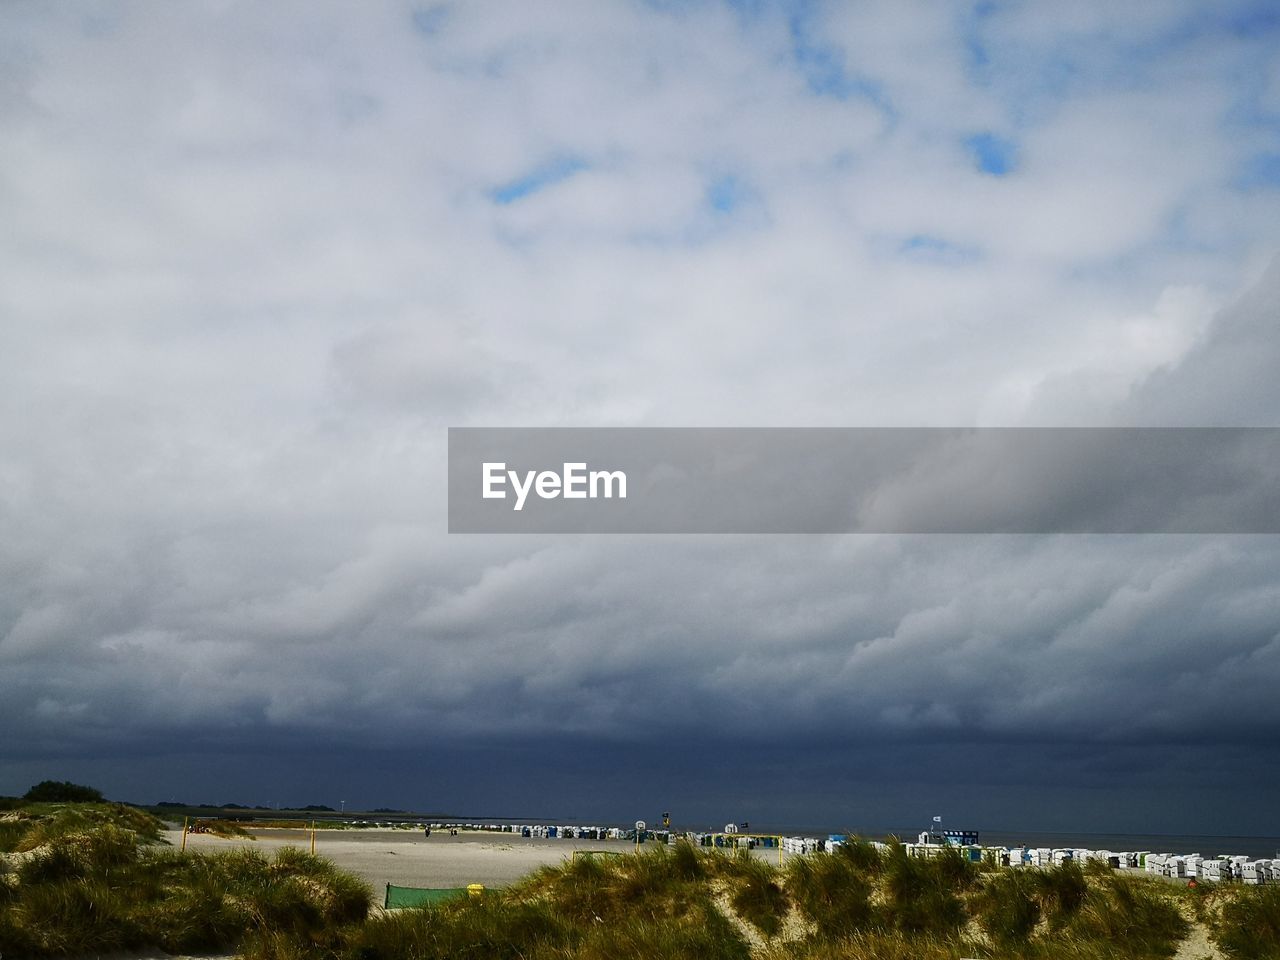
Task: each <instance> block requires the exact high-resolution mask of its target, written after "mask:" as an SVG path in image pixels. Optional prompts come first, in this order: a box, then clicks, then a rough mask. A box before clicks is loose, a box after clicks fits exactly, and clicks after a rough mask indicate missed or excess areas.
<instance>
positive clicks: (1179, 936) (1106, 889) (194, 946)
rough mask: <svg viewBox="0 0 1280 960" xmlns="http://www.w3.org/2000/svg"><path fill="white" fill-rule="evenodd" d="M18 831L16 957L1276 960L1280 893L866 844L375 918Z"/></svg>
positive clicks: (164, 861) (634, 865) (322, 874)
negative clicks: (1192, 919) (1196, 951)
mask: <svg viewBox="0 0 1280 960" xmlns="http://www.w3.org/2000/svg"><path fill="white" fill-rule="evenodd" d="M19 812H21V811H19ZM125 816H128V815H127V814H126V815H125ZM5 822H17V821H15V820H10V821H5ZM21 822H22V823H23V824H24V827H23V832H22V834H21V835H20V836H19V837H18V838H17V840H16V841H15V845H21V846H24V847H26V848H27V852H25V853H20V854H10V855H8V856H6V857H4V858H0V954H2V955H4V956H5V957H33V958H43V957H52V956H88V955H98V954H102V953H108V952H113V951H136V950H143V949H154V948H160V949H163V950H166V951H168V952H171V953H177V954H207V953H219V952H222V953H226V952H232V951H234V952H235V953H237V955H239V956H241V957H244V958H245V960H313V958H314V960H453V958H475V960H481V958H484V960H488V958H498V960H503V958H509V960H517V958H519V960H606V958H608V960H612V958H632V957H634V958H645V960H648V958H654V960H679V958H697V960H749V958H751V957H755V958H756V960H783V958H797V960H870V958H879V960H895V958H903V960H905V958H907V957H911V958H920V960H955V958H958V957H977V958H990V960H996V958H1006V957H1008V958H1021V960H1119V958H1133V960H1156V958H1165V957H1170V956H1172V955H1173V954H1174V952H1175V950H1176V948H1177V945H1178V944H1179V942H1181V941H1182V940H1183V938H1184V937H1185V935H1186V933H1187V928H1188V924H1187V921H1186V920H1184V919H1183V914H1184V913H1191V912H1192V911H1193V910H1194V911H1198V912H1197V913H1196V915H1197V916H1198V917H1200V918H1201V919H1202V920H1203V921H1204V922H1206V923H1208V924H1209V925H1210V928H1211V930H1212V932H1213V935H1214V936H1215V938H1216V940H1217V942H1218V943H1219V944H1220V945H1221V947H1222V949H1223V950H1224V952H1226V953H1227V954H1228V955H1229V956H1230V957H1232V958H1233V960H1253V958H1264V957H1272V958H1275V957H1280V890H1277V889H1276V888H1269V887H1261V888H1243V889H1242V888H1234V889H1229V890H1215V891H1213V892H1211V893H1203V892H1192V891H1187V890H1185V889H1181V888H1178V887H1173V886H1171V885H1168V884H1164V883H1161V882H1159V881H1157V880H1153V879H1149V878H1142V877H1125V876H1118V875H1112V874H1111V873H1110V872H1105V873H1104V872H1102V871H1090V872H1088V873H1086V872H1084V871H1081V870H1080V869H1079V868H1078V867H1076V866H1075V865H1073V864H1065V865H1063V866H1060V867H1054V868H1052V869H1045V870H1033V869H989V870H982V869H979V868H978V867H976V866H975V865H974V864H972V863H969V862H968V861H966V860H965V859H963V858H962V857H961V856H960V855H959V854H958V853H951V852H944V853H943V854H942V855H940V856H935V857H932V858H930V859H918V858H912V857H908V856H907V855H906V851H905V849H904V848H902V847H901V846H891V847H890V848H889V849H888V850H887V851H883V852H882V851H881V850H879V849H877V848H875V847H872V846H871V845H869V844H865V843H861V842H856V841H855V842H852V843H850V844H848V845H846V846H844V847H841V848H838V849H837V850H836V851H835V852H832V853H819V854H812V855H807V856H797V857H792V858H791V859H790V860H789V861H788V862H787V864H786V866H785V868H783V869H778V868H776V867H774V866H773V865H772V864H770V863H768V862H766V861H764V860H762V859H759V858H756V857H754V856H751V855H749V854H746V853H725V852H720V851H710V850H701V849H699V848H696V847H693V846H691V845H689V844H677V845H675V846H673V847H671V848H667V847H662V846H658V847H650V848H649V849H647V850H645V851H643V852H641V853H638V854H635V855H631V854H628V855H626V856H621V857H616V858H592V857H582V858H578V859H576V860H572V861H566V862H564V863H562V864H560V865H557V866H551V867H544V868H542V869H540V870H538V871H536V872H534V873H532V874H530V875H529V876H528V877H526V878H525V879H524V880H523V881H521V882H519V883H517V884H515V885H513V886H511V887H508V888H506V889H504V890H500V891H490V892H487V893H485V894H484V895H482V896H479V897H462V898H459V899H456V900H452V901H448V902H445V903H441V904H435V905H429V906H424V907H421V908H412V909H406V910H398V911H392V912H387V913H383V912H371V910H370V900H371V891H370V890H369V888H368V887H367V886H366V885H365V884H364V883H362V882H361V881H359V880H357V879H355V878H353V877H351V876H350V875H348V874H345V873H343V872H342V871H340V870H338V869H336V868H335V867H334V866H333V864H332V863H330V862H329V861H327V860H325V859H323V858H320V857H316V856H313V855H311V854H307V853H304V852H303V851H301V850H297V849H293V848H286V849H284V850H280V851H278V852H277V853H276V854H274V855H273V856H268V855H264V854H263V853H260V852H258V851H257V850H253V849H233V850H225V851H219V852H215V853H203V854H195V853H182V852H179V851H177V850H174V849H173V848H172V847H165V846H160V845H156V844H151V843H147V842H146V838H145V836H144V835H143V834H142V833H139V832H136V831H134V830H132V829H130V828H129V827H127V826H123V825H122V823H123V822H126V821H124V820H122V819H121V815H120V814H119V813H118V812H112V813H110V814H105V813H104V814H102V815H101V816H100V822H97V823H96V824H95V825H92V826H91V827H89V828H88V829H83V830H80V831H76V830H74V829H73V827H74V826H76V825H83V821H77V820H76V819H74V818H71V819H68V818H66V817H65V815H64V811H61V810H46V811H42V812H41V813H40V814H39V815H38V816H31V817H27V818H25V819H22V820H21ZM140 826H142V827H144V828H145V827H146V826H147V824H146V823H145V822H142V823H140ZM37 828H38V829H37ZM36 839H38V840H40V841H41V842H39V843H34V841H35V840H36ZM33 843H34V845H33ZM1184 900H1185V901H1186V902H1183V901H1184Z"/></svg>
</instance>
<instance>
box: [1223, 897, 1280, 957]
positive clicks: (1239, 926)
mask: <svg viewBox="0 0 1280 960" xmlns="http://www.w3.org/2000/svg"><path fill="white" fill-rule="evenodd" d="M1211 929H1212V933H1213V938H1214V940H1215V941H1216V942H1217V944H1218V946H1219V947H1221V948H1222V952H1223V953H1225V954H1226V955H1227V956H1229V957H1232V958H1235V960H1280V887H1274V886H1266V887H1245V888H1243V889H1241V890H1240V891H1238V892H1237V893H1236V894H1235V895H1234V896H1232V897H1230V898H1229V899H1226V900H1225V902H1223V903H1222V904H1220V906H1219V909H1218V910H1217V913H1216V916H1214V917H1213V918H1212V920H1211Z"/></svg>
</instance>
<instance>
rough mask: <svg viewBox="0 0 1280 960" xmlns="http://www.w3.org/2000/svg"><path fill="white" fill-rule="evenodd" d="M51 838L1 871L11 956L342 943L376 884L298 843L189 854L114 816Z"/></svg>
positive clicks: (0, 911)
mask: <svg viewBox="0 0 1280 960" xmlns="http://www.w3.org/2000/svg"><path fill="white" fill-rule="evenodd" d="M47 836H49V837H50V839H48V840H47V841H46V842H45V843H43V844H41V845H40V846H38V847H36V848H35V849H34V850H33V851H31V853H30V854H29V855H28V856H26V857H25V858H24V859H22V861H21V862H20V863H19V864H18V865H17V867H16V870H13V871H12V873H13V874H14V876H13V877H12V878H11V877H10V876H8V875H7V874H4V875H0V886H2V887H3V893H0V954H6V955H16V956H27V957H45V956H66V955H74V954H88V953H101V952H109V951H114V950H125V949H137V948H142V947H157V946H158V947H161V948H163V949H165V950H168V951H170V952H192V951H201V950H203V951H211V950H226V949H230V948H234V947H237V946H242V947H246V948H248V949H252V950H256V951H257V954H256V955H258V956H265V955H267V951H266V948H265V947H263V946H262V944H268V943H272V942H278V943H280V944H283V943H284V941H286V940H287V941H288V943H289V944H292V945H293V947H296V948H298V949H304V950H311V951H312V952H314V951H316V950H321V951H325V950H329V951H331V950H333V949H336V948H337V947H338V946H339V945H340V943H341V942H342V931H343V930H344V929H345V928H346V927H348V926H351V925H358V924H360V923H361V922H363V921H364V920H365V919H366V918H367V915H368V911H369V903H370V899H371V895H372V892H371V891H370V890H369V888H368V887H367V885H365V884H364V883H363V882H361V881H359V880H357V879H356V878H354V877H351V876H350V875H348V874H346V873H343V872H341V871H339V870H338V869H336V868H335V867H334V866H333V865H332V864H331V863H329V862H328V861H327V860H323V859H321V858H318V857H314V856H311V855H310V854H306V853H303V852H301V851H298V850H292V849H284V850H281V851H279V852H278V853H277V854H276V856H275V857H274V858H267V857H263V856H261V855H259V854H256V853H254V852H250V851H227V852H224V853H217V854H212V855H209V856H198V855H195V854H182V853H178V852H175V851H173V850H171V849H164V848H159V849H157V848H154V847H147V846H143V845H141V844H140V843H139V838H138V836H137V834H135V833H133V832H132V831H130V830H127V829H125V828H123V827H119V826H116V825H114V824H112V823H106V824H102V825H99V826H97V827H96V828H94V829H91V830H89V831H87V832H83V833H64V832H60V831H57V830H55V831H52V832H51V833H49V834H47ZM13 880H16V882H12V881H13ZM282 938H283V939H282Z"/></svg>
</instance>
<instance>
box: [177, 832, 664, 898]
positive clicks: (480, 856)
mask: <svg viewBox="0 0 1280 960" xmlns="http://www.w3.org/2000/svg"><path fill="white" fill-rule="evenodd" d="M164 836H165V839H167V840H168V841H169V842H170V843H172V844H173V845H174V846H175V847H177V846H180V845H181V843H182V831H181V830H167V831H165V834H164ZM650 845H651V844H650ZM237 847H244V848H248V849H252V850H259V851H261V852H263V853H268V854H269V853H271V852H272V851H275V850H278V849H279V848H281V847H299V848H301V849H303V850H309V849H310V848H311V834H310V832H309V831H307V830H304V829H298V830H279V829H264V830H254V831H251V836H250V837H216V836H213V835H212V834H202V833H197V834H190V835H188V836H187V850H189V851H193V852H196V853H208V852H211V851H214V850H228V849H234V848H237ZM575 850H603V851H611V852H614V853H630V852H633V851H634V850H635V844H633V843H631V842H629V841H625V840H566V839H560V838H555V839H548V838H541V837H518V836H514V835H512V834H509V833H487V832H481V831H467V832H466V833H462V834H459V835H458V836H450V835H449V834H448V832H447V831H433V832H432V834H431V836H430V837H424V836H423V834H422V831H421V830H416V831H409V830H395V829H378V828H371V829H363V830H317V831H316V854H317V855H319V856H323V857H327V858H328V859H330V860H332V861H333V862H334V863H335V864H336V865H337V866H339V867H341V868H342V869H343V870H346V871H348V872H349V873H353V874H355V875H356V876H358V877H360V878H361V879H363V880H365V881H366V882H368V883H369V884H370V885H371V886H372V887H373V889H374V893H375V894H377V897H378V900H379V901H381V899H382V893H383V891H384V890H385V889H386V885H387V884H388V883H392V884H395V885H396V886H404V887H465V886H467V885H468V884H472V883H480V884H483V885H484V886H486V887H502V886H506V885H508V884H510V883H513V882H514V881H516V880H518V879H520V878H521V877H523V876H524V875H525V874H527V873H529V872H530V871H533V870H536V869H537V868H538V867H540V866H543V865H544V864H557V863H561V862H562V861H564V860H565V859H567V858H569V857H571V856H572V855H573V851H575Z"/></svg>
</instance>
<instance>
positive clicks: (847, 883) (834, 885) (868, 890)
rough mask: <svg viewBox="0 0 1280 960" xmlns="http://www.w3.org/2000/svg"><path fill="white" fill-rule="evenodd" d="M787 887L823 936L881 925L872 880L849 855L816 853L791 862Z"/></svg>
mask: <svg viewBox="0 0 1280 960" xmlns="http://www.w3.org/2000/svg"><path fill="white" fill-rule="evenodd" d="M784 889H785V890H786V892H787V893H788V894H789V895H790V897H791V899H792V901H794V903H795V904H796V906H797V907H799V909H800V912H801V913H802V914H803V915H804V917H805V919H807V920H809V921H810V922H811V923H812V924H813V925H814V928H815V929H816V931H817V933H818V935H819V937H821V938H823V939H835V938H839V937H844V936H848V935H849V934H853V933H857V932H859V931H863V930H867V929H869V928H871V927H874V926H877V925H878V923H879V918H878V916H877V913H876V910H875V909H874V908H873V907H872V904H871V894H872V889H873V888H872V883H871V881H870V880H869V879H868V878H867V877H866V876H865V875H864V874H863V873H862V872H861V871H860V870H859V869H858V867H857V866H856V865H855V864H854V862H853V860H851V859H850V858H848V857H842V856H837V855H835V854H831V853H815V854H810V855H808V856H803V857H793V858H792V859H791V860H789V861H788V862H787V866H786V879H785V881H784Z"/></svg>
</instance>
